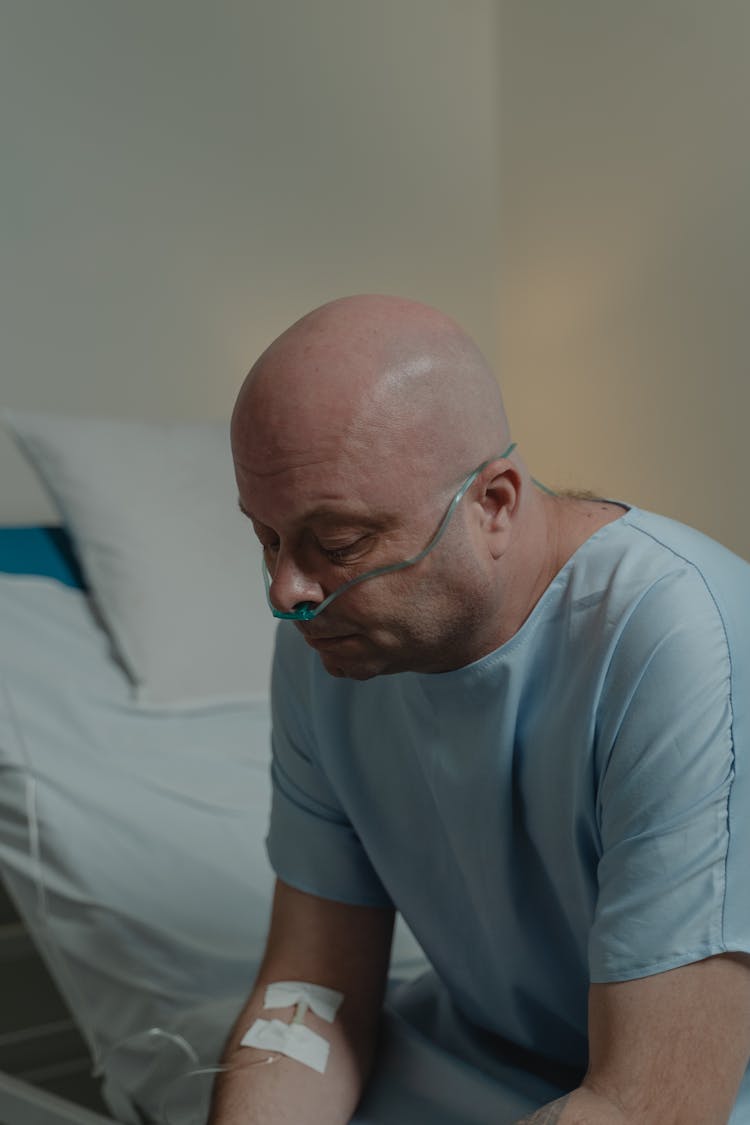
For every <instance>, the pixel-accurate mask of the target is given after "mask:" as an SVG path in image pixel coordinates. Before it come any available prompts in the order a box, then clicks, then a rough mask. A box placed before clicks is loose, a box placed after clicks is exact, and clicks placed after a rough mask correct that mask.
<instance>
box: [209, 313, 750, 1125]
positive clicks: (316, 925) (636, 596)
mask: <svg viewBox="0 0 750 1125" xmlns="http://www.w3.org/2000/svg"><path fill="white" fill-rule="evenodd" d="M232 446H233V452H234V459H235V468H236V477H237V483H238V488H239V496H240V506H241V508H242V509H243V511H245V513H246V514H247V515H248V517H249V518H250V519H251V520H252V524H253V528H254V531H255V534H256V535H257V537H258V539H259V540H260V543H261V544H262V547H263V556H264V561H265V568H266V572H267V577H266V581H267V584H268V595H269V601H270V603H271V605H272V606H273V608H274V610H275V612H276V613H277V614H278V615H281V616H287V617H289V618H291V620H288V621H284V622H283V623H282V624H281V625H280V628H279V634H278V640H277V652H276V658H275V666H274V674H273V719H274V747H273V748H274V763H273V777H274V794H275V795H274V804H273V810H272V817H271V827H270V833H269V839H268V848H269V855H270V859H271V862H272V865H273V866H274V868H275V871H276V873H277V876H278V882H277V890H276V896H275V900H274V907H273V915H272V921H271V927H270V933H269V938H268V945H267V950H266V955H265V959H264V961H263V964H262V966H261V969H260V972H259V976H258V979H257V981H256V984H255V988H254V989H253V992H252V995H251V997H250V1000H249V1002H248V1004H247V1007H246V1008H245V1010H244V1011H243V1013H242V1015H241V1016H240V1018H239V1020H238V1023H237V1027H236V1029H235V1032H234V1033H233V1036H232V1038H231V1040H230V1043H229V1045H228V1047H227V1060H228V1061H229V1062H230V1063H231V1064H232V1065H233V1067H236V1068H237V1070H236V1071H235V1072H234V1073H232V1074H230V1075H228V1076H227V1077H226V1078H225V1080H224V1082H223V1084H222V1086H221V1087H220V1089H219V1094H218V1097H217V1102H216V1108H215V1111H214V1117H213V1120H214V1121H215V1122H216V1123H217V1125H233V1123H239V1122H243V1123H245V1125H249V1123H255V1122H262V1123H263V1125H274V1123H275V1122H287V1121H289V1122H305V1123H317V1122H325V1123H326V1125H336V1123H339V1122H341V1123H344V1122H347V1121H349V1120H350V1118H351V1117H352V1114H353V1113H354V1112H355V1108H356V1106H357V1104H358V1101H359V1099H360V1096H361V1093H362V1090H363V1088H364V1087H365V1085H366V1081H367V1076H368V1074H369V1073H370V1070H371V1067H372V1062H373V1056H374V1052H375V1049H376V1035H377V1029H378V1021H379V1015H380V1011H381V1006H382V1003H383V996H384V990H385V984H386V973H387V966H388V956H389V945H390V939H391V932H392V925H393V915H394V907H395V908H396V909H398V910H400V911H401V912H402V913H403V915H404V917H405V918H406V920H407V922H408V923H409V924H410V926H411V928H412V930H413V932H414V933H415V935H416V936H417V938H418V940H419V942H420V944H421V945H422V947H423V948H424V950H425V952H426V953H427V955H428V957H429V959H430V961H431V963H432V965H433V966H434V968H435V971H436V977H435V979H436V981H439V982H441V986H442V987H443V988H444V994H443V999H444V1001H445V1003H444V1005H443V1009H442V1010H443V1012H446V1011H447V1013H448V1015H447V1017H446V1019H443V1018H442V1017H441V1018H440V1019H436V1026H435V1035H436V1037H437V1038H438V1039H441V1041H442V1043H443V1045H448V1046H450V1043H451V1042H452V1041H455V1042H459V1040H460V1039H461V1035H463V1036H464V1041H465V1042H468V1041H469V1040H471V1037H472V1036H474V1037H475V1040H476V1042H479V1041H481V1045H482V1049H483V1050H485V1056H486V1059H487V1068H488V1069H489V1070H490V1072H491V1071H492V1066H493V1062H492V1058H493V1054H494V1057H496V1058H497V1059H498V1060H501V1059H504V1060H505V1062H506V1063H507V1061H508V1060H511V1062H513V1061H514V1060H515V1061H516V1062H517V1063H518V1066H519V1068H520V1070H521V1071H523V1070H524V1069H527V1070H528V1071H529V1072H534V1073H537V1074H541V1075H543V1076H545V1077H546V1079H548V1080H549V1081H550V1083H551V1086H550V1087H549V1088H551V1089H553V1090H555V1089H556V1090H557V1091H558V1092H560V1091H562V1092H563V1096H562V1097H559V1098H557V1097H556V1098H554V1099H552V1101H550V1102H549V1103H548V1104H546V1105H544V1106H542V1107H541V1108H539V1109H538V1110H537V1111H536V1112H534V1113H532V1114H531V1116H528V1117H525V1118H524V1122H528V1123H529V1125H530V1123H532V1122H534V1123H542V1122H545V1123H549V1122H559V1125H573V1123H590V1125H609V1123H613V1125H614V1123H617V1125H636V1123H637V1125H651V1123H653V1125H657V1123H658V1125H667V1123H670V1122H675V1123H677V1122H679V1125H713V1123H716V1125H719V1123H720V1122H727V1121H728V1120H729V1118H730V1114H732V1112H733V1109H732V1107H733V1106H734V1105H735V1102H737V1108H736V1109H735V1110H734V1113H735V1116H732V1122H745V1123H750V1086H748V1085H743V1086H742V1089H741V1090H740V1087H741V1085H742V1083H743V1078H744V1075H745V1071H746V1066H747V1063H748V1057H749V1056H750V961H749V960H748V957H747V954H748V953H749V952H750V901H749V899H750V895H749V894H748V883H747V876H748V871H749V870H750V866H749V861H750V815H749V814H750V792H749V789H748V787H749V786H750V777H748V766H750V763H749V762H748V737H749V735H750V703H749V701H748V695H749V694H750V693H748V690H747V684H748V673H749V672H750V645H749V643H748V638H749V637H750V567H748V566H747V564H745V563H744V562H742V561H741V560H739V559H738V558H736V557H735V556H733V555H731V554H730V553H729V552H727V551H725V550H724V549H723V548H721V547H719V546H718V544H715V543H712V542H711V541H710V540H708V539H706V538H705V537H703V536H701V535H699V534H698V533H697V532H693V531H691V530H690V529H688V528H685V527H682V526H680V525H678V524H675V523H673V522H671V521H669V520H666V519H662V518H661V517H658V516H654V515H652V514H649V513H643V512H638V511H637V510H634V509H630V508H628V506H627V505H625V504H618V503H614V502H611V501H604V500H595V499H586V498H580V497H575V496H564V497H557V496H554V495H551V494H549V493H548V492H547V491H546V490H544V489H543V488H541V487H539V486H537V485H536V484H535V483H534V482H533V480H532V478H531V477H530V475H529V471H528V469H527V468H526V466H525V464H524V462H523V459H522V457H521V456H520V455H519V451H517V450H516V449H515V447H514V446H513V444H512V438H511V434H510V430H509V426H508V421H507V419H506V416H505V412H504V409H503V404H502V400H501V397H500V393H499V390H498V387H497V384H496V382H495V380H494V379H493V377H492V375H491V373H490V371H489V370H488V368H487V365H486V363H485V361H484V359H483V358H482V356H481V354H480V353H479V351H478V349H477V348H476V347H475V345H474V344H473V343H472V342H471V341H470V340H469V339H468V338H467V337H466V335H465V334H464V333H463V332H462V331H461V329H460V328H459V327H458V326H457V325H456V324H454V323H453V322H452V321H450V320H449V319H448V318H446V317H444V316H443V315H441V314H439V313H438V312H436V311H435V310H433V309H430V308H427V307H425V306H423V305H420V304H417V303H414V302H409V301H405V300H400V299H396V298H389V297H353V298H346V299H343V300H339V301H334V302H332V303H330V304H328V305H325V306H323V307H322V308H320V309H317V310H315V311H314V312H312V313H311V314H309V315H308V316H306V317H304V318H303V319H302V320H301V321H299V322H298V323H297V324H295V325H293V326H292V327H291V328H290V329H289V330H288V331H287V332H285V333H284V334H283V335H282V336H281V337H280V338H279V339H278V340H276V341H275V342H274V343H273V344H272V345H271V346H270V348H269V349H268V350H267V351H266V352H265V353H264V354H263V355H262V356H261V358H260V359H259V360H258V361H257V363H256V364H255V366H254V367H253V369H252V370H251V372H250V374H249V376H248V378H247V380H246V381H245V383H244V385H243V387H242V389H241V391H240V394H239V397H238V400H237V404H236V407H235V411H234V415H233V419H232ZM703 471H707V470H706V469H704V470H703ZM398 564H407V565H400V566H399V565H398ZM373 572H375V573H373ZM360 578H363V580H362V581H357V579H360ZM344 587H346V588H344ZM332 595H333V596H332ZM324 603H325V604H324ZM279 981H294V982H302V983H303V984H305V982H307V984H311V985H317V986H324V987H326V988H328V989H332V990H334V992H335V993H337V994H339V996H340V997H343V1001H342V1002H341V1006H340V1008H338V1010H337V1012H336V1014H335V1016H334V1018H333V1019H332V1022H331V1021H329V1019H323V1018H321V1016H320V1015H319V1014H317V1013H316V1011H314V1010H306V1006H305V1004H301V1003H298V1004H297V1006H296V1007H295V1006H294V1002H293V1001H292V1000H291V999H290V1000H289V1001H288V1006H287V1011H286V1012H284V1011H281V1012H279V1010H278V1009H275V1010H274V1005H273V1004H272V1003H271V1002H270V1001H269V994H268V993H267V991H266V990H267V988H268V986H269V985H273V984H274V983H275V982H279ZM446 998H447V999H446ZM446 1004H447V1007H446ZM437 1010H438V1009H437V1008H436V1009H435V1011H437ZM295 1012H296V1016H295V1017H294V1018H295V1021H296V1023H297V1024H298V1025H299V1024H300V1023H301V1024H303V1025H304V1027H305V1028H306V1029H307V1032H310V1033H312V1038H313V1041H315V1042H318V1041H319V1040H324V1041H325V1043H326V1045H327V1046H326V1047H325V1050H327V1051H328V1052H329V1053H328V1057H327V1061H326V1063H325V1066H324V1068H323V1069H322V1070H321V1069H318V1070H316V1069H314V1067H313V1066H311V1065H309V1064H307V1063H305V1062H304V1061H300V1060H299V1058H298V1057H293V1056H294V1051H293V1049H292V1048H291V1047H287V1048H285V1047H284V1046H283V1043H282V1047H281V1049H280V1050H279V1052H278V1054H277V1061H276V1062H275V1063H274V1065H272V1066H268V1067H263V1066H258V1065H255V1064H257V1063H258V1062H259V1061H261V1060H262V1059H263V1058H265V1057H266V1056H267V1054H268V1052H267V1051H263V1050H262V1049H261V1048H259V1047H255V1046H241V1045H240V1043H241V1040H242V1039H243V1037H244V1036H245V1034H246V1032H247V1030H248V1028H250V1027H251V1026H252V1025H253V1024H255V1022H256V1021H260V1022H259V1024H258V1026H259V1027H260V1028H261V1030H262V1029H265V1028H267V1027H268V1026H270V1024H271V1023H272V1021H273V1020H278V1021H279V1023H277V1024H276V1025H275V1026H276V1030H277V1031H279V1027H280V1024H281V1023H291V1021H292V1017H293V1015H294V1013H295ZM329 1015H330V1013H329ZM446 1020H447V1022H446ZM438 1024H439V1025H440V1026H438ZM449 1025H450V1026H449ZM456 1029H458V1030H456ZM286 1033H287V1032H286V1029H285V1028H281V1031H280V1034H281V1035H282V1039H283V1036H284V1035H286ZM259 1034H260V1032H259ZM441 1037H442V1038H441ZM451 1037H453V1039H452V1038H451ZM251 1039H252V1036H251ZM561 1074H567V1075H569V1076H572V1077H569V1079H568V1081H567V1082H566V1081H565V1080H564V1079H561V1078H560V1075H561ZM554 1076H557V1077H556V1078H555V1077H554ZM555 1082H556V1085H555ZM738 1092H739V1096H738ZM540 1100H543V1099H540ZM514 1116H515V1115H514ZM501 1125H502V1123H501Z"/></svg>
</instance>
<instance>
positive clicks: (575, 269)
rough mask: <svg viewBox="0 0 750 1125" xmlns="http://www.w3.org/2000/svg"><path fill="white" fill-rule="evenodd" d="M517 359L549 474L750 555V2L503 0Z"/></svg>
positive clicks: (507, 250) (513, 370)
mask: <svg viewBox="0 0 750 1125" xmlns="http://www.w3.org/2000/svg"><path fill="white" fill-rule="evenodd" d="M498 42H499V81H500V101H499V108H500V114H501V129H500V138H501V152H502V164H501V198H500V206H499V214H500V221H501V252H500V256H499V262H500V289H499V294H498V316H499V325H500V343H499V351H500V354H501V357H502V366H503V372H504V382H505V386H506V397H507V400H508V407H509V410H510V411H511V413H512V415H513V417H514V419H515V427H514V428H515V435H516V437H517V438H518V439H519V441H520V445H521V447H522V448H523V450H524V452H525V453H526V455H527V457H528V458H529V460H530V462H531V463H532V465H533V468H534V470H535V472H536V474H537V475H538V476H540V477H541V478H542V479H544V480H546V481H549V482H550V483H553V484H557V485H564V486H582V487H586V486H588V487H592V488H594V489H596V490H599V491H601V492H602V493H604V494H607V495H610V496H617V497H621V498H624V499H628V500H630V501H631V502H634V503H637V504H639V505H641V506H643V507H650V508H653V509H656V510H658V511H663V512H665V513H666V514H669V515H672V516H674V517H676V518H678V519H682V520H684V521H685V522H687V523H691V524H693V525H694V526H697V527H699V528H701V529H702V530H704V531H706V532H708V533H709V534H711V535H714V536H715V537H717V538H718V539H720V540H722V541H723V542H725V543H726V544H727V545H729V546H731V547H733V549H735V550H736V551H739V552H740V553H741V554H744V555H745V556H746V557H750V518H748V514H747V513H748V504H747V500H746V481H747V476H748V474H747V469H746V464H747V462H746V451H747V445H748V442H747V432H748V418H750V347H749V343H750V145H748V142H747V129H748V106H750V65H748V60H749V59H750V4H747V3H744V2H742V0H711V2H710V3H709V2H707V0H630V2H628V3H621V2H619V0H565V3H561V2H560V0H503V2H502V3H501V4H500V31H499V40H498Z"/></svg>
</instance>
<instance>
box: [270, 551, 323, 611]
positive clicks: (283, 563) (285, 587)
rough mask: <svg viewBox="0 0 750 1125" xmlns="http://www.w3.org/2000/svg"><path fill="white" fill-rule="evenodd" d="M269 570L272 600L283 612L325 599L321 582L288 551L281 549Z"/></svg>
mask: <svg viewBox="0 0 750 1125" xmlns="http://www.w3.org/2000/svg"><path fill="white" fill-rule="evenodd" d="M268 571H269V575H270V578H271V584H270V586H269V591H268V592H269V595H270V598H271V602H272V604H273V605H274V606H275V607H276V609H278V610H280V611H281V612H282V613H291V612H292V611H293V610H295V609H296V608H297V607H298V606H299V605H301V604H304V603H306V602H312V604H313V605H319V604H320V602H322V601H323V598H324V597H325V593H324V591H323V588H322V587H321V585H320V583H319V582H318V581H317V580H316V579H315V577H314V576H313V575H312V574H310V572H309V571H308V570H306V569H305V568H303V567H302V566H301V565H300V564H299V563H298V562H297V561H296V560H295V559H294V558H293V556H292V555H291V554H289V553H288V552H285V551H283V550H279V552H278V554H277V555H276V558H275V559H274V561H273V565H272V566H270V567H269V568H268Z"/></svg>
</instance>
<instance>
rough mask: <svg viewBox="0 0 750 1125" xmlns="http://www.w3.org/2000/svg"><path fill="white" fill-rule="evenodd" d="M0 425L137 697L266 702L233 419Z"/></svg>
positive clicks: (269, 632)
mask: <svg viewBox="0 0 750 1125" xmlns="http://www.w3.org/2000/svg"><path fill="white" fill-rule="evenodd" d="M3 418H4V421H5V422H6V424H7V426H8V427H9V429H10V431H11V433H12V434H13V436H14V437H15V439H16V441H17V442H18V444H19V446H20V448H21V450H22V451H23V452H24V454H25V455H26V457H27V458H28V460H29V461H30V462H31V464H32V466H33V467H34V469H35V470H36V471H37V473H38V474H39V476H40V477H41V480H42V482H43V484H44V485H45V487H46V488H47V490H48V491H49V493H50V495H51V497H52V499H53V501H54V503H55V505H56V507H57V509H58V510H59V512H60V516H61V518H62V520H63V522H64V523H65V524H66V525H67V527H68V529H69V531H70V533H71V534H72V536H73V540H74V542H75V546H76V550H77V552H78V555H79V558H80V561H81V563H82V566H83V569H84V572H85V574H86V577H87V579H88V582H89V585H90V587H91V592H92V594H93V597H94V599H95V601H96V603H97V605H98V608H99V610H100V612H101V614H102V617H103V619H104V622H105V624H106V626H107V628H108V629H109V631H110V635H111V637H112V640H113V642H114V646H115V648H116V650H117V653H118V654H119V656H120V658H121V660H122V662H123V664H124V666H125V668H126V670H127V671H128V673H129V675H130V677H131V679H132V681H133V684H134V691H135V701H136V702H137V703H138V704H139V705H141V706H143V707H145V708H159V709H162V708H178V709H183V708H189V707H197V706H205V705H207V704H208V705H210V704H213V703H221V702H229V701H242V700H247V699H258V698H264V697H266V696H267V694H268V681H269V676H270V664H271V656H272V650H273V637H274V632H275V622H274V619H273V617H272V616H271V613H270V610H269V609H268V606H267V604H266V600H265V593H264V589H263V581H262V578H261V571H260V554H259V550H258V548H257V545H256V543H255V540H254V537H253V535H252V531H251V528H250V525H249V523H248V521H247V519H246V518H245V517H244V516H242V515H241V513H240V512H239V510H238V507H237V488H236V484H235V482H234V474H233V470H232V461H231V452H230V446H229V426H228V424H227V423H224V422H195V423H158V422H135V421H114V420H105V419H83V418H72V417H65V416H55V415H47V414H38V413H27V412H18V411H5V412H3Z"/></svg>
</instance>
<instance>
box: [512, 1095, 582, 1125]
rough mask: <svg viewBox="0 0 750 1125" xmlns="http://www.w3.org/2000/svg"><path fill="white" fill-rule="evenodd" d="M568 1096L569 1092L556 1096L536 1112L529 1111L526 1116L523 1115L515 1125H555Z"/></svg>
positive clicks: (563, 1109)
mask: <svg viewBox="0 0 750 1125" xmlns="http://www.w3.org/2000/svg"><path fill="white" fill-rule="evenodd" d="M569 1098H570V1094H566V1095H565V1097H564V1098H558V1099H557V1101H555V1102H549V1104H548V1105H543V1106H542V1108H541V1109H538V1110H537V1111H536V1113H531V1114H529V1116H528V1117H523V1118H522V1119H521V1120H520V1121H517V1122H516V1125H555V1123H556V1122H557V1121H559V1120H560V1118H561V1117H562V1115H563V1112H564V1111H565V1106H566V1105H567V1104H568V1100H569Z"/></svg>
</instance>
